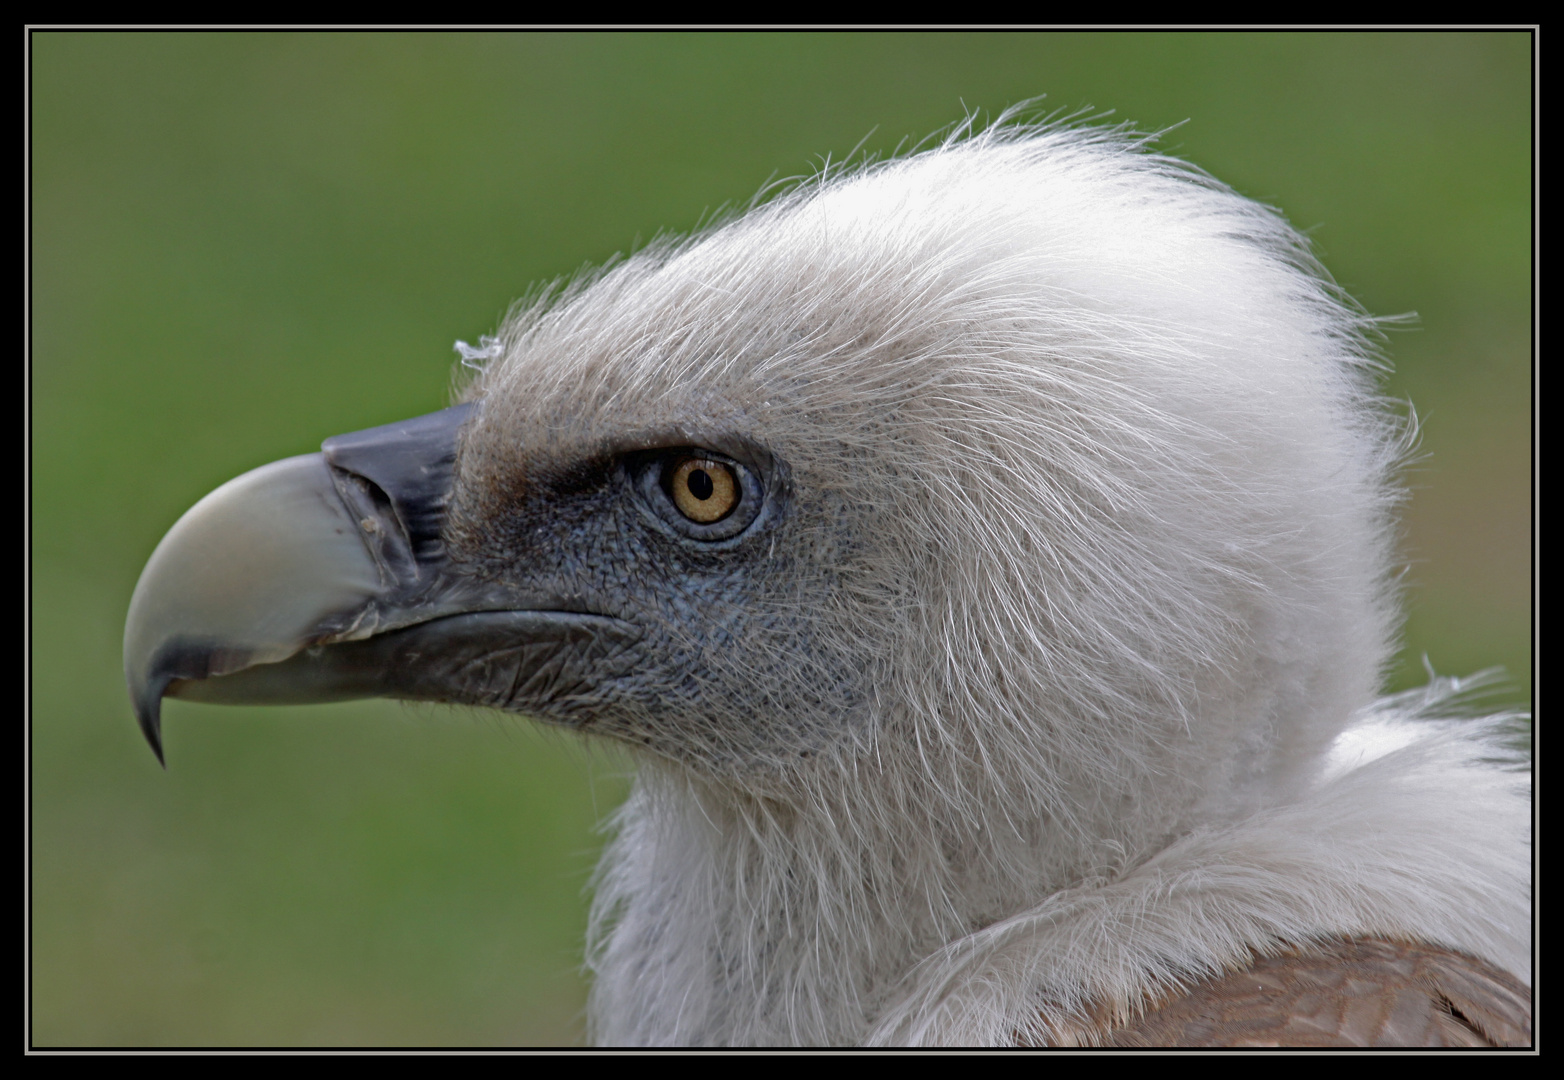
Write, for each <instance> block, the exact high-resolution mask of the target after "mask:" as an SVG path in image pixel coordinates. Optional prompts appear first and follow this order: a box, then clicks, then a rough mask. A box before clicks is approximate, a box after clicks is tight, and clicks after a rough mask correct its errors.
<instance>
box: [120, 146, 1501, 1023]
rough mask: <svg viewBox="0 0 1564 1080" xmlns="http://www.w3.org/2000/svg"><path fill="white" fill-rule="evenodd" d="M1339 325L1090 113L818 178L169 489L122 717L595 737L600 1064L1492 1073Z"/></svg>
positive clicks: (1445, 784) (1455, 875)
mask: <svg viewBox="0 0 1564 1080" xmlns="http://www.w3.org/2000/svg"><path fill="white" fill-rule="evenodd" d="M1379 330H1380V323H1379V322H1377V321H1376V320H1374V319H1373V318H1371V317H1369V316H1368V315H1367V314H1366V313H1364V311H1363V310H1362V309H1361V308H1360V307H1358V306H1357V305H1356V304H1355V303H1354V302H1353V301H1352V300H1351V298H1349V297H1348V296H1347V295H1345V294H1344V293H1343V291H1342V290H1341V289H1339V288H1338V287H1337V286H1336V285H1335V284H1334V283H1333V281H1332V279H1331V278H1330V276H1329V275H1328V274H1327V272H1326V271H1325V270H1324V269H1323V268H1322V267H1321V266H1320V264H1319V263H1318V262H1317V261H1316V259H1315V257H1314V256H1313V254H1312V253H1311V250H1310V247H1309V244H1308V243H1307V241H1306V240H1305V239H1304V238H1303V237H1302V236H1301V235H1300V234H1299V233H1298V232H1297V231H1295V230H1294V229H1293V228H1292V227H1291V226H1290V225H1289V224H1288V223H1287V222H1286V221H1285V219H1284V218H1283V217H1282V216H1281V215H1280V214H1279V213H1278V212H1277V211H1275V210H1273V209H1271V208H1268V207H1266V206H1263V205H1260V204H1258V203H1256V202H1253V201H1251V200H1249V199H1247V198H1245V197H1242V196H1240V195H1239V194H1237V193H1236V192H1235V191H1233V190H1232V189H1231V188H1229V187H1227V186H1224V185H1223V184H1221V183H1219V182H1218V181H1216V180H1214V179H1213V178H1212V177H1210V176H1209V175H1207V174H1206V173H1204V172H1202V171H1200V170H1199V169H1197V168H1195V167H1193V166H1191V165H1188V164H1185V163H1183V162H1181V161H1179V160H1176V159H1174V158H1171V157H1169V156H1166V155H1163V154H1161V153H1159V152H1157V151H1156V150H1155V149H1154V147H1153V146H1152V145H1151V140H1150V139H1149V138H1147V137H1143V136H1141V135H1138V134H1136V133H1134V132H1133V131H1131V130H1129V129H1127V128H1123V127H1103V126H1100V125H1091V124H1084V125H1083V124H1072V123H1048V122H1042V123H1029V122H1020V121H1016V120H1014V119H1013V118H1008V117H1007V118H1006V119H1005V120H1004V121H1002V122H1000V123H997V124H995V125H993V126H991V127H987V128H983V129H980V130H965V131H958V132H957V133H955V134H953V135H951V136H949V137H947V138H945V139H943V140H942V141H938V142H936V143H934V144H931V145H927V146H925V147H923V148H921V149H919V150H917V151H915V152H912V153H910V154H905V155H902V156H898V157H894V158H891V159H887V160H881V161H875V162H870V163H864V164H858V165H855V166H853V167H850V168H844V169H828V170H826V172H825V173H824V174H823V175H820V176H817V177H815V178H812V179H810V180H807V181H805V182H802V183H800V184H798V185H797V186H795V187H793V188H792V189H790V190H787V191H785V192H783V193H781V194H779V195H776V196H774V197H772V198H769V199H763V200H759V199H758V200H757V201H756V203H755V204H754V205H751V206H750V207H748V208H747V209H746V210H744V211H743V212H741V213H736V214H733V215H730V216H729V217H728V218H726V219H724V220H721V221H718V222H716V223H715V224H713V225H712V226H710V227H709V228H707V229H705V230H704V231H703V232H701V233H700V234H698V235H696V236H693V237H689V238H683V239H679V238H671V239H663V240H659V241H657V242H654V243H652V244H651V245H649V246H647V247H645V248H644V249H642V250H639V251H637V252H635V253H634V254H632V255H630V256H629V257H627V258H624V259H622V260H619V261H617V262H616V263H613V264H611V265H609V266H608V267H606V268H603V269H601V270H598V271H596V272H593V273H590V274H587V275H584V276H580V277H578V278H577V279H575V280H572V281H570V282H567V283H565V284H563V285H560V286H557V287H555V288H553V289H551V290H546V291H545V292H544V293H543V294H541V295H535V296H534V298H533V299H532V300H531V301H528V302H525V303H523V304H522V305H520V306H519V307H518V308H517V309H515V310H514V311H513V312H512V313H511V314H510V315H509V316H507V318H506V319H505V321H504V322H503V324H502V325H501V326H500V328H499V329H498V330H497V331H496V332H495V334H494V335H493V336H487V337H484V338H482V339H480V345H479V346H470V345H467V344H465V343H458V347H457V348H458V351H459V352H460V353H461V355H462V362H463V364H464V365H465V366H466V368H469V369H473V373H472V374H471V376H470V378H469V379H468V381H467V383H466V385H465V387H464V388H463V389H462V390H460V392H459V393H458V398H459V401H458V403H457V404H456V405H454V406H453V407H450V408H446V409H444V410H442V411H439V412H434V413H431V414H428V415H425V416H421V417H418V418H415V419H411V420H406V421H402V422H399V423H393V424H388V425H386V426H384V427H378V428H374V429H371V430H367V431H360V432H356V433H353V434H348V435H338V436H335V437H332V438H328V439H326V440H325V442H324V443H323V444H322V448H321V452H320V453H317V454H309V455H305V456H301V457H294V458H289V459H286V460H283V461H278V462H275V463H273V464H271V465H267V466H264V467H262V468H259V469H256V470H255V471H253V472H249V473H246V474H245V475H243V476H240V477H238V478H237V479H235V480H232V481H230V482H229V483H227V484H225V485H224V486H222V487H220V488H218V489H217V490H216V491H214V492H212V493H211V494H210V495H208V496H207V497H206V498H204V499H203V500H201V501H200V502H199V503H197V504H196V505H195V507H194V508H192V509H191V510H190V511H189V512H188V513H186V514H185V515H184V517H182V518H181V519H180V520H179V522H178V523H177V524H175V525H174V527H173V528H172V529H171V530H170V532H169V533H168V535H167V536H166V537H165V538H164V539H163V541H162V542H161V544H160V545H159V546H158V547H157V549H156V551H155V552H154V554H153V555H152V556H151V559H150V560H149V562H148V564H147V566H146V569H145V570H144V572H143V574H142V576H141V579H140V582H139V584H138V585H137V587H136V590H135V593H134V596H133V598H132V600H131V605H130V610H129V615H128V619H127V624H126V632H125V654H124V655H125V670H126V677H127V681H128V684H129V690H130V696H131V699H132V703H133V706H134V709H135V711H136V715H137V717H138V719H139V722H140V725H141V730H142V731H143V732H144V734H145V735H146V737H147V739H148V740H149V741H150V743H151V744H152V747H153V749H154V750H155V751H156V752H157V753H158V756H159V757H160V758H161V757H162V753H163V751H162V742H161V739H162V736H161V727H160V720H159V708H160V702H161V699H162V698H163V697H165V696H171V697H179V698H186V699H192V700H195V701H205V702H218V703H272V704H275V703H288V702H319V701H333V700H341V699H348V698H362V697H373V696H384V697H392V698H400V699H406V700H415V701H432V702H447V703H456V704H462V705H472V706H483V707H488V708H492V709H500V710H504V711H506V712H510V713H515V714H521V715H524V716H527V717H531V718H533V719H534V720H536V721H538V722H540V723H543V724H549V725H557V726H559V727H564V728H570V729H573V730H576V731H579V732H581V733H582V734H583V735H587V736H592V737H594V738H600V739H610V740H617V741H618V742H619V743H622V744H624V745H626V746H628V747H629V748H630V750H631V751H632V752H633V755H634V756H635V758H636V759H637V774H636V778H635V781H634V785H633V789H632V791H631V793H630V795H629V797H628V800H627V801H626V802H625V804H624V805H623V806H622V808H620V809H619V810H618V811H617V813H616V815H615V818H614V821H613V838H612V839H611V841H610V843H609V844H608V846H607V849H606V851H605V853H604V855H603V857H602V862H601V865H600V867H599V870H598V872H597V875H596V878H595V887H594V888H595V892H594V901H593V907H592V917H591V927H590V931H589V939H588V942H587V945H586V954H585V955H586V964H587V967H588V969H589V972H590V974H591V977H592V990H591V998H590V1005H589V1014H590V1025H591V1035H592V1037H593V1038H594V1039H595V1040H596V1041H597V1042H599V1043H601V1044H605V1045H649V1044H664V1045H686V1046H696V1045H728V1046H778V1045H847V1044H868V1045H882V1046H893V1045H963V1046H987V1045H1022V1046H1083V1045H1104V1046H1267V1045H1269V1046H1349V1045H1358V1046H1363V1045H1397V1046H1423V1045H1436V1046H1437V1045H1456V1046H1495V1045H1525V1044H1528V1043H1529V1042H1530V1041H1531V1019H1530V1016H1531V1012H1530V1009H1531V1005H1530V990H1529V989H1528V987H1529V984H1530V982H1529V981H1530V956H1531V908H1530V867H1531V855H1530V821H1531V810H1530V795H1529V784H1530V779H1529V777H1530V767H1529V755H1528V754H1527V753H1525V752H1524V751H1518V750H1515V749H1513V748H1512V747H1513V732H1514V724H1515V720H1516V716H1515V714H1513V713H1504V714H1498V715H1493V714H1489V715H1483V714H1482V710H1481V709H1480V708H1478V707H1477V706H1476V705H1475V704H1474V703H1473V699H1472V694H1471V691H1472V689H1473V685H1472V681H1471V680H1467V681H1466V682H1462V681H1460V680H1457V679H1449V678H1432V676H1431V678H1432V681H1431V682H1430V683H1429V684H1428V685H1427V686H1426V687H1425V688H1423V689H1419V690H1415V691H1412V692H1405V693H1399V694H1396V695H1393V696H1380V693H1379V686H1380V683H1381V681H1382V679H1383V677H1384V673H1385V670H1386V666H1387V661H1388V660H1389V658H1390V656H1391V654H1392V649H1393V645H1394V641H1395V638H1396V635H1397V632H1398V620H1399V614H1398V606H1399V598H1398V593H1397V586H1396V579H1395V577H1394V575H1393V573H1392V570H1393V565H1392V564H1393V561H1394V558H1395V545H1396V541H1397V532H1396V530H1397V524H1396V513H1397V509H1398V505H1399V500H1400V498H1401V489H1400V488H1399V486H1398V481H1397V471H1398V468H1399V467H1400V465H1401V463H1402V462H1403V461H1404V459H1405V455H1406V452H1407V450H1408V447H1409V445H1410V443H1411V440H1412V438H1413V432H1412V431H1411V430H1410V429H1411V426H1412V425H1411V424H1410V423H1409V422H1407V421H1405V420H1402V419H1398V418H1397V416H1396V415H1395V411H1394V410H1393V409H1391V408H1390V407H1389V406H1388V405H1387V403H1386V401H1385V400H1384V399H1383V398H1382V397H1381V396H1380V393H1379V390H1378V381H1379V377H1380V375H1381V374H1382V369H1383V361H1382V359H1381V355H1380V351H1379V344H1380V341H1381V338H1380V335H1379Z"/></svg>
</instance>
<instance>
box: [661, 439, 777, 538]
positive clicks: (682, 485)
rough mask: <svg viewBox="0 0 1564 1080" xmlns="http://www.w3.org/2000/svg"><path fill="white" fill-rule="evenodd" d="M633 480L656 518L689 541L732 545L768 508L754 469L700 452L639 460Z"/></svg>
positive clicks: (684, 450)
mask: <svg viewBox="0 0 1564 1080" xmlns="http://www.w3.org/2000/svg"><path fill="white" fill-rule="evenodd" d="M637 459H638V460H637ZM630 476H631V478H632V484H633V486H634V487H635V489H636V490H637V491H638V492H639V493H640V496H641V499H642V502H643V505H645V506H646V508H647V509H648V510H650V511H651V512H652V515H653V516H654V517H656V518H657V519H658V520H659V521H661V522H662V523H663V525H664V526H665V527H667V528H668V529H670V530H671V531H673V532H675V533H678V534H679V535H680V536H683V537H685V538H686V539H689V540H699V541H703V542H706V543H712V542H715V541H719V540H731V539H734V538H736V537H738V536H739V535H740V534H741V533H743V532H744V531H745V530H746V529H748V528H749V527H750V526H751V525H752V524H754V522H755V520H756V519H757V518H759V517H760V516H761V511H762V510H763V509H764V505H765V502H766V487H765V484H764V482H763V481H762V479H761V476H760V474H759V473H758V472H757V471H756V470H755V469H753V468H751V467H749V466H748V465H744V464H742V463H741V462H738V461H735V460H734V459H733V458H731V457H729V456H728V455H727V454H722V453H718V452H716V451H714V450H706V449H704V448H702V447H698V446H683V447H673V448H669V449H667V450H659V451H651V452H645V453H643V454H638V455H636V458H635V459H632V460H631V462H630ZM708 484H709V485H710V487H709V488H708V487H707V485H708Z"/></svg>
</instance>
